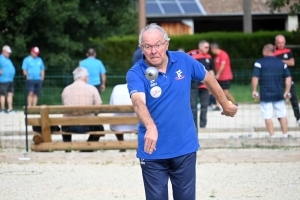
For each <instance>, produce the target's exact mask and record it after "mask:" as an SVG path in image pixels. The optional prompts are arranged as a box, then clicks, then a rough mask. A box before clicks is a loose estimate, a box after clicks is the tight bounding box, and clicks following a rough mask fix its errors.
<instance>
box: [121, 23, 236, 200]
mask: <svg viewBox="0 0 300 200" xmlns="http://www.w3.org/2000/svg"><path fill="white" fill-rule="evenodd" d="M169 42H170V38H169V37H168V34H167V33H166V31H165V30H164V29H163V28H162V27H160V26H158V25H156V24H150V25H148V26H146V27H145V28H144V29H142V31H141V33H140V35H139V45H140V47H141V48H142V50H143V54H144V56H143V59H142V60H140V61H139V62H137V63H136V64H135V65H134V66H133V67H132V68H131V69H130V70H129V71H128V72H127V76H126V79H127V83H128V90H129V94H130V96H131V100H132V103H133V107H134V110H135V112H136V114H137V116H138V118H139V120H140V121H141V123H139V129H138V149H137V157H138V158H139V159H140V165H141V168H142V174H143V180H144V186H145V192H146V199H147V200H152V199H168V180H169V178H170V180H171V183H172V188H173V198H174V200H182V199H184V200H185V199H188V200H195V196H196V195H195V188H196V187H195V182H196V152H197V151H198V149H199V143H198V138H197V133H196V127H195V124H194V120H193V114H192V111H191V106H190V87H191V81H192V80H193V79H195V80H198V81H203V83H205V84H206V86H207V88H208V89H209V90H210V91H211V93H212V94H213V95H215V97H216V99H217V100H218V101H219V102H220V104H221V105H222V106H223V112H222V114H224V115H228V116H231V117H233V116H234V115H235V113H236V112H237V107H236V106H235V105H233V104H229V103H228V101H227V99H226V96H225V95H224V92H223V91H222V89H221V87H220V86H219V84H218V83H217V81H216V80H215V79H214V77H213V76H212V75H211V74H210V73H206V70H205V67H204V66H203V65H202V64H201V63H200V62H198V61H196V60H195V59H193V58H192V57H191V56H189V55H187V54H185V53H182V52H177V51H174V52H173V51H168V47H169ZM149 66H153V67H155V68H156V69H157V70H158V71H159V73H158V77H157V79H155V80H151V81H150V80H148V79H147V78H146V77H145V75H144V73H145V70H146V69H147V68H148V67H149Z"/></svg>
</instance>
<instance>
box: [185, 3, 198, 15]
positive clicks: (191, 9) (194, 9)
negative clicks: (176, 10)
mask: <svg viewBox="0 0 300 200" xmlns="http://www.w3.org/2000/svg"><path fill="white" fill-rule="evenodd" d="M181 6H182V8H183V10H184V12H185V13H200V12H201V11H200V9H199V8H198V6H196V5H195V4H192V3H183V4H181Z"/></svg>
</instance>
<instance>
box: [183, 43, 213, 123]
mask: <svg viewBox="0 0 300 200" xmlns="http://www.w3.org/2000/svg"><path fill="white" fill-rule="evenodd" d="M198 48H199V49H196V50H191V51H189V52H187V54H189V55H191V56H192V57H193V58H194V59H196V60H197V61H199V62H200V63H201V64H202V65H204V67H205V69H206V70H207V71H209V72H210V73H211V74H212V75H213V76H214V74H215V73H214V65H213V62H212V59H211V56H210V55H209V54H208V51H209V43H208V42H207V41H205V40H202V41H200V42H199V44H198ZM198 97H199V99H200V105H201V110H200V128H205V126H206V123H207V107H208V104H209V97H210V94H209V91H208V89H207V87H206V86H205V85H204V84H203V83H201V82H198V81H192V86H191V106H192V111H193V116H194V121H195V124H196V126H197V103H198V101H197V99H198Z"/></svg>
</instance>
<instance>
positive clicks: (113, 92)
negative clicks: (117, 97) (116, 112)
mask: <svg viewBox="0 0 300 200" xmlns="http://www.w3.org/2000/svg"><path fill="white" fill-rule="evenodd" d="M115 90H116V86H115V87H114V89H113V91H112V93H111V95H110V101H109V104H110V105H114V94H115Z"/></svg>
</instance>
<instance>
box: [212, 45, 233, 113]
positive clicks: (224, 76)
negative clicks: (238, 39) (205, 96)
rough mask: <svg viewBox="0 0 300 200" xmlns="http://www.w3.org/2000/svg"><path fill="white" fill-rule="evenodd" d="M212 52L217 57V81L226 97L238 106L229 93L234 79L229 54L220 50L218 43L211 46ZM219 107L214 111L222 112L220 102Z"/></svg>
mask: <svg viewBox="0 0 300 200" xmlns="http://www.w3.org/2000/svg"><path fill="white" fill-rule="evenodd" d="M210 46H211V52H212V53H213V54H214V55H216V57H215V60H214V62H215V67H216V79H217V81H218V83H219V84H220V86H221V88H222V89H223V91H224V93H225V95H226V97H227V98H228V99H229V100H230V101H231V102H232V103H233V104H236V102H235V99H234V98H233V96H232V95H231V94H230V92H229V88H230V81H231V80H232V79H233V75H232V71H231V65H230V59H229V56H228V54H227V53H226V52H225V51H224V50H222V49H220V47H219V45H218V44H217V43H212V44H211V45H210ZM216 103H217V106H216V108H215V109H214V110H217V111H218V110H221V109H220V104H219V102H216Z"/></svg>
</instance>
